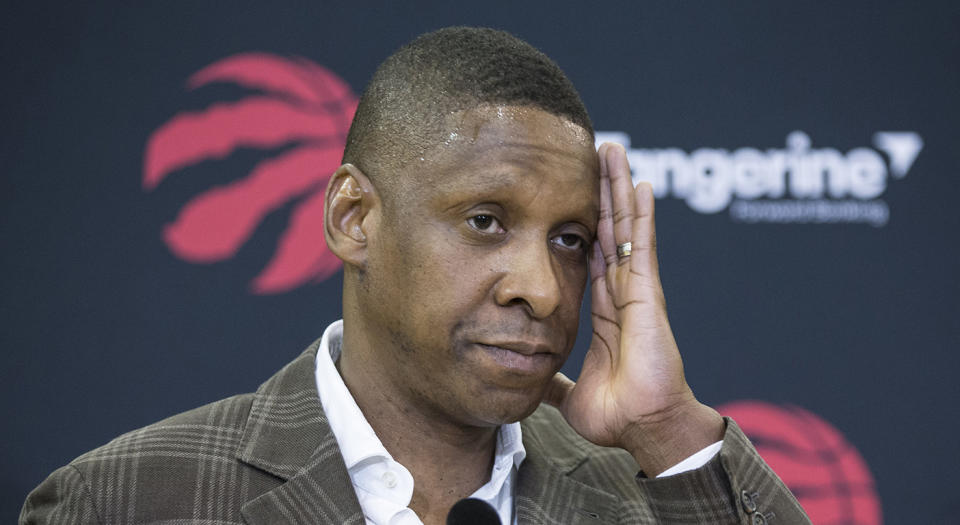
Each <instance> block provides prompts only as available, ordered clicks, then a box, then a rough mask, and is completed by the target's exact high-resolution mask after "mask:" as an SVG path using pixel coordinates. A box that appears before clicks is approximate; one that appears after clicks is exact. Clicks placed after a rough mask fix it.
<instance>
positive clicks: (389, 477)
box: [380, 470, 397, 489]
mask: <svg viewBox="0 0 960 525" xmlns="http://www.w3.org/2000/svg"><path fill="white" fill-rule="evenodd" d="M380 479H381V480H383V484H384V485H386V486H387V488H388V489H392V488H393V487H396V486H397V475H396V474H394V473H393V472H392V471H389V470H388V471H386V472H384V473H383V475H381V476H380Z"/></svg>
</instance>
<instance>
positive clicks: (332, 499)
mask: <svg viewBox="0 0 960 525" xmlns="http://www.w3.org/2000/svg"><path fill="white" fill-rule="evenodd" d="M319 345H320V342H319V341H316V342H314V343H313V344H312V345H310V347H309V348H307V350H306V351H305V352H304V353H303V354H301V355H300V357H298V358H297V359H296V360H294V361H293V362H292V363H290V364H288V365H287V366H285V367H284V368H283V369H282V370H280V371H279V372H277V374H276V375H274V376H273V377H271V378H270V379H269V380H268V381H267V382H266V383H264V384H263V385H262V386H261V387H260V388H259V389H258V390H257V393H256V396H255V398H254V402H253V406H252V407H251V409H250V415H249V416H248V418H247V426H246V428H245V429H244V433H243V438H242V439H241V441H240V446H239V447H238V449H237V457H238V458H239V459H240V461H243V462H245V463H247V464H249V465H251V466H253V467H256V468H258V469H261V470H263V471H266V472H269V473H271V474H273V475H274V476H277V477H278V478H280V479H282V480H284V483H282V484H281V485H279V486H278V487H277V488H275V489H273V490H271V491H269V492H267V493H265V494H262V495H261V496H259V497H257V498H256V499H253V500H251V501H249V502H247V504H245V505H244V506H243V508H242V514H243V517H244V519H245V520H246V521H247V522H248V523H250V524H259V523H305V524H306V523H311V524H317V523H357V524H362V523H363V522H364V520H363V512H362V511H361V509H360V503H359V502H358V501H357V496H356V494H355V493H354V491H353V485H352V484H351V482H350V475H349V474H348V473H347V468H346V466H345V465H344V463H343V457H342V456H341V454H340V448H339V447H338V446H337V440H336V438H335V437H334V435H333V432H331V431H330V426H329V424H328V423H327V418H326V415H325V414H324V412H323V405H321V403H320V398H319V395H318V394H317V388H316V384H315V379H314V360H315V358H316V353H317V349H318V347H319Z"/></svg>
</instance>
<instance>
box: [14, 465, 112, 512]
mask: <svg viewBox="0 0 960 525" xmlns="http://www.w3.org/2000/svg"><path fill="white" fill-rule="evenodd" d="M34 523H38V524H39V523H83V524H87V523H101V521H100V517H99V516H98V515H97V511H96V509H94V507H93V499H92V498H91V496H90V490H89V488H88V487H87V485H86V483H85V482H84V480H83V475H82V474H80V471H79V470H77V468H76V467H74V466H73V465H67V466H65V467H61V468H59V469H57V470H56V471H54V472H53V474H50V476H49V477H47V479H45V480H44V481H43V483H41V484H40V485H39V486H37V488H35V489H33V492H31V493H30V494H29V495H28V496H27V500H26V501H25V502H24V504H23V509H22V510H21V511H20V524H21V525H28V524H34Z"/></svg>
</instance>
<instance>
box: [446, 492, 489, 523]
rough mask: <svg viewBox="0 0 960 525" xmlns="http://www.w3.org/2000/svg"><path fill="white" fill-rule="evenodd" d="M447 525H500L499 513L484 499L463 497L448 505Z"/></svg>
mask: <svg viewBox="0 0 960 525" xmlns="http://www.w3.org/2000/svg"><path fill="white" fill-rule="evenodd" d="M447 525H501V524H500V515H499V514H497V511H496V509H494V508H493V507H492V506H491V505H490V504H489V503H487V502H486V501H483V500H480V499H477V498H464V499H462V500H460V501H458V502H456V503H454V504H453V506H452V507H450V513H449V514H447Z"/></svg>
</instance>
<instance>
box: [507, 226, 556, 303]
mask: <svg viewBox="0 0 960 525" xmlns="http://www.w3.org/2000/svg"><path fill="white" fill-rule="evenodd" d="M507 252H508V254H509V256H508V257H505V258H504V260H503V263H504V269H503V276H502V277H501V279H500V281H499V282H498V283H497V287H496V290H495V296H496V301H497V304H499V305H501V306H509V305H514V304H517V305H522V306H523V307H524V308H526V309H527V311H528V313H529V314H530V315H531V316H532V317H534V318H536V319H544V318H546V317H547V316H549V315H550V314H552V313H553V312H554V311H555V310H556V309H557V306H558V305H559V304H560V295H561V286H560V281H559V279H558V278H557V271H556V268H555V267H554V263H555V261H554V260H553V257H552V255H551V253H550V248H549V246H548V243H539V242H529V243H523V245H522V246H519V247H517V248H516V249H511V250H507Z"/></svg>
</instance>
